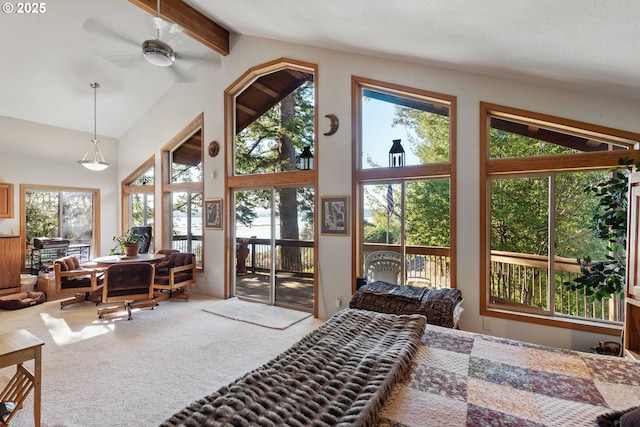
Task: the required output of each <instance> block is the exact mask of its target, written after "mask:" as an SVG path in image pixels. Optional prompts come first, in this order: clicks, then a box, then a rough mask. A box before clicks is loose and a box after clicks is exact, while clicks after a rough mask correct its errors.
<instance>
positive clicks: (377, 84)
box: [351, 76, 457, 292]
mask: <svg viewBox="0 0 640 427" xmlns="http://www.w3.org/2000/svg"><path fill="white" fill-rule="evenodd" d="M366 89H368V90H374V91H377V92H382V93H389V94H393V95H399V96H402V97H406V98H413V99H416V100H420V101H427V102H436V103H437V104H440V105H446V106H447V107H448V108H449V162H448V163H431V164H424V165H413V166H405V167H396V168H390V167H386V168H385V167H382V168H369V169H363V168H362V133H363V132H362V105H361V103H362V95H363V91H364V90H366ZM351 105H352V118H351V120H352V124H353V128H352V144H351V145H352V170H353V177H352V194H353V215H352V218H351V221H352V229H353V236H354V238H353V240H352V245H353V247H352V264H353V266H354V273H355V274H354V277H353V278H352V292H355V290H356V286H357V278H358V277H361V276H362V274H363V267H364V250H363V248H362V245H363V238H364V236H363V227H362V221H361V220H362V218H363V215H364V213H363V201H362V197H363V194H362V188H361V187H362V184H386V183H391V184H398V183H402V182H407V181H411V180H428V179H438V178H447V179H449V185H450V188H449V198H450V200H449V218H450V223H449V229H450V245H449V259H450V277H449V286H450V287H451V288H455V287H456V286H457V267H456V266H457V261H456V259H457V250H456V248H457V238H456V236H457V225H456V224H457V222H456V206H457V203H456V189H457V180H456V164H457V150H456V146H457V97H455V96H452V95H446V94H442V93H437V92H433V91H427V90H423V89H417V88H412V87H408V86H403V85H399V84H394V83H389V82H383V81H380V80H373V79H369V78H366V77H360V76H351ZM401 244H402V245H403V252H404V246H405V245H406V243H405V242H404V239H402V243H401ZM403 271H404V269H403Z"/></svg>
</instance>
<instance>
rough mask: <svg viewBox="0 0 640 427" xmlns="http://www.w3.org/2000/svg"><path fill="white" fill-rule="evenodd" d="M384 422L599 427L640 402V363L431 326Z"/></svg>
mask: <svg viewBox="0 0 640 427" xmlns="http://www.w3.org/2000/svg"><path fill="white" fill-rule="evenodd" d="M422 343H423V344H424V345H420V346H419V347H418V350H417V353H416V355H415V357H414V359H413V366H412V369H411V373H410V375H409V376H408V377H407V378H406V379H405V380H404V381H402V382H401V383H400V384H398V385H397V386H396V387H395V388H394V390H393V392H392V394H391V396H390V397H389V400H388V401H387V404H386V405H385V407H384V408H383V411H382V414H381V420H380V422H379V423H378V425H379V426H384V427H404V426H593V425H594V421H595V420H596V418H597V417H598V416H599V415H601V414H603V413H610V412H612V411H614V410H625V409H628V408H631V407H634V406H637V405H640V365H639V364H638V363H636V362H634V361H631V360H626V359H623V358H619V357H613V356H604V355H598V354H591V353H582V352H575V351H569V350H562V349H557V348H551V347H544V346H539V345H534V344H529V343H524V342H520V341H513V340H508V339H503V338H495V337H491V336H487V335H482V334H475V333H470V332H465V331H459V330H454V329H447V328H442V327H439V326H435V325H427V329H426V331H425V333H424V335H423V337H422Z"/></svg>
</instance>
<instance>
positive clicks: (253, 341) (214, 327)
mask: <svg viewBox="0 0 640 427" xmlns="http://www.w3.org/2000/svg"><path fill="white" fill-rule="evenodd" d="M216 301H220V300H216V299H212V298H210V297H205V296H202V295H198V294H194V293H192V294H191V298H190V299H189V302H185V301H184V300H175V301H173V300H167V301H163V302H162V303H161V304H160V306H159V307H157V308H156V309H155V310H149V309H141V310H137V311H134V313H133V320H131V321H127V320H126V316H105V318H103V319H98V315H97V311H96V310H97V307H96V306H95V304H92V303H80V304H75V305H71V306H68V307H65V309H64V310H60V305H59V302H57V301H51V302H46V303H44V304H41V305H37V306H34V307H29V308H25V309H22V310H15V311H8V310H0V333H4V332H10V331H13V330H16V329H21V328H25V329H27V330H29V331H30V332H31V333H33V334H34V335H36V336H37V337H39V338H40V339H41V340H43V341H44V342H45V345H44V347H43V348H42V352H43V366H42V368H43V372H42V422H43V423H42V425H43V427H88V426H92V427H101V426H105V427H106V426H110V427H131V426H136V427H144V426H158V425H159V424H161V423H162V422H163V421H164V420H166V419H167V418H169V417H170V416H171V415H173V414H174V413H175V412H178V411H179V410H181V409H182V408H184V407H185V406H186V405H188V404H190V403H191V402H193V401H194V400H196V399H200V398H202V397H204V396H206V395H208V394H210V393H212V392H214V391H216V390H218V389H219V388H220V387H222V386H223V385H227V384H229V383H230V382H232V381H234V380H235V379H236V378H238V377H240V376H242V375H244V374H245V373H246V372H247V371H249V370H252V369H255V368H258V367H259V366H262V365H263V364H265V363H266V362H268V361H269V360H270V359H272V358H274V357H276V356H277V355H278V354H280V353H282V352H283V351H285V350H286V349H288V348H289V347H290V346H291V345H293V344H294V343H295V342H296V341H298V340H299V339H300V338H302V337H303V336H305V335H307V334H308V333H309V332H311V331H312V330H313V329H315V328H316V327H318V326H319V325H321V324H322V321H321V320H318V319H314V318H313V317H307V318H305V319H303V320H302V321H300V322H298V323H296V324H294V325H293V326H291V327H289V328H287V329H284V330H277V329H269V328H264V327H261V326H257V325H252V324H249V323H244V322H237V321H234V320H231V319H227V318H224V317H220V316H213V315H211V314H209V313H205V312H204V311H203V310H202V309H203V308H210V306H211V303H212V302H216ZM304 314H305V315H306V314H307V313H304ZM26 366H27V367H28V368H29V369H33V363H32V362H29V363H27V364H26ZM14 371H15V370H14V368H4V369H0V390H1V389H2V388H3V387H4V385H5V384H6V383H7V381H8V380H9V379H10V378H11V377H12V376H13V373H14ZM10 426H11V427H31V426H33V396H32V395H30V396H29V397H28V398H27V400H26V402H25V406H24V409H22V410H20V411H18V413H17V414H16V416H15V417H14V418H13V420H12V422H11V424H10Z"/></svg>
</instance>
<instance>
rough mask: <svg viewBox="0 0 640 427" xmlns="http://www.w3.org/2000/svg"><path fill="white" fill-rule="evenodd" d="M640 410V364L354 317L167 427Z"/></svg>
mask: <svg viewBox="0 0 640 427" xmlns="http://www.w3.org/2000/svg"><path fill="white" fill-rule="evenodd" d="M638 405H640V367H639V365H638V364H636V363H635V362H633V361H630V360H626V359H623V358H618V357H612V356H604V355H598V354H591V353H581V352H575V351H569V350H562V349H557V348H551V347H544V346H539V345H534V344H528V343H524V342H519V341H513V340H508V339H501V338H495V337H491V336H487V335H482V334H476V333H470V332H465V331H460V330H457V329H452V328H447V327H441V326H437V325H432V324H427V323H426V318H425V316H422V315H417V314H414V315H397V314H388V313H379V312H372V311H368V310H361V309H352V308H348V309H345V310H342V311H340V312H338V313H337V314H336V315H334V316H333V317H332V318H331V319H329V320H328V321H327V322H326V323H325V324H323V325H322V326H321V327H319V328H317V329H316V330H315V331H314V332H312V333H311V334H309V335H307V336H306V337H304V338H303V339H301V340H300V341H299V342H298V343H296V344H295V345H294V346H292V347H291V348H290V349H289V350H287V351H285V352H284V353H282V354H281V355H279V356H277V357H276V358H274V359H273V360H271V361H270V362H268V363H267V364H265V365H263V366H262V367H260V368H258V369H256V370H254V371H251V372H249V373H247V374H246V375H244V376H243V377H241V378H238V379H237V380H236V381H234V382H232V383H231V384H229V385H228V386H225V387H222V388H221V389H219V390H218V391H216V392H214V393H212V394H210V395H208V396H205V397H204V398H202V399H199V400H197V401H195V402H193V403H192V404H190V405H188V406H187V407H185V408H184V409H183V410H181V411H179V412H178V413H176V414H174V415H173V416H171V417H170V418H168V419H167V420H166V421H165V422H164V423H163V424H162V427H172V426H223V425H224V426H232V425H239V426H242V425H247V426H249V425H255V426H276V425H287V426H333V425H339V426H347V425H349V426H385V427H403V426H431V425H433V426H485V425H486V426H488V425H519V426H544V425H548V426H560V425H561V426H592V425H594V423H595V421H596V419H597V418H598V417H600V419H599V424H596V425H601V426H603V427H604V426H607V425H614V424H613V422H611V424H607V422H608V421H609V419H612V418H613V415H612V416H611V417H609V418H606V417H604V418H603V415H607V416H608V415H610V414H612V413H613V411H625V410H629V409H633V408H634V407H635V406H638ZM619 415H620V414H617V415H616V416H619Z"/></svg>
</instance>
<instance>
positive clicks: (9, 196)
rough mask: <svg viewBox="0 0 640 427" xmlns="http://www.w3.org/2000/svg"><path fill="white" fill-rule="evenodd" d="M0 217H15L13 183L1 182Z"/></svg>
mask: <svg viewBox="0 0 640 427" xmlns="http://www.w3.org/2000/svg"><path fill="white" fill-rule="evenodd" d="M0 218H13V184H8V183H6V182H0Z"/></svg>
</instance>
